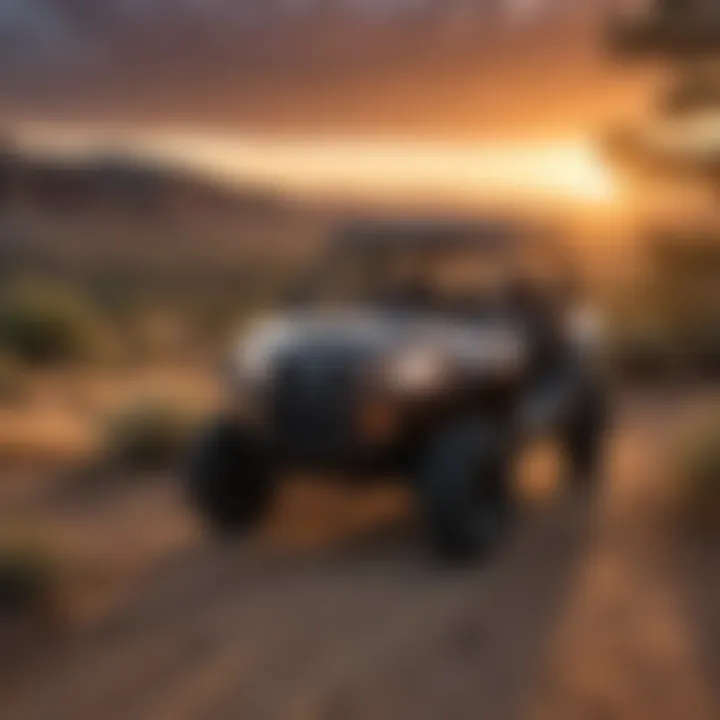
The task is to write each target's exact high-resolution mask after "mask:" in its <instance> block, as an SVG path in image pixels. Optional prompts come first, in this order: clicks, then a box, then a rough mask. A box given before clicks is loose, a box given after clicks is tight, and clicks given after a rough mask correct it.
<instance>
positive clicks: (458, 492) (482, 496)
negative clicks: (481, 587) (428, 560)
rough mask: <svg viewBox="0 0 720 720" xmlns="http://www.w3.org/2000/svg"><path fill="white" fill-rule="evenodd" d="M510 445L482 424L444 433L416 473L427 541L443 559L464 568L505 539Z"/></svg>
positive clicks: (462, 425)
mask: <svg viewBox="0 0 720 720" xmlns="http://www.w3.org/2000/svg"><path fill="white" fill-rule="evenodd" d="M506 444H507V443H506V441H505V440H504V439H503V437H502V435H501V433H500V432H498V430H497V429H496V428H494V427H493V426H492V425H491V424H489V423H486V422H483V421H466V422H461V423H458V424H457V425H453V426H451V427H449V428H447V429H446V430H444V431H442V432H440V433H439V434H438V436H437V437H436V439H435V440H434V441H432V442H431V444H430V447H429V449H428V451H427V454H426V456H425V457H424V459H423V460H422V462H421V464H420V468H419V471H418V473H417V478H416V479H417V492H418V496H419V503H420V509H421V512H422V516H423V519H424V522H425V527H426V530H427V533H428V536H429V540H430V542H431V544H432V546H433V548H434V550H435V551H436V552H437V553H438V554H439V555H440V556H441V557H442V558H444V559H446V560H450V561H460V562H466V561H471V560H474V559H476V558H478V557H481V556H483V555H486V554H487V553H488V552H490V551H491V550H492V549H493V548H494V547H495V546H496V545H497V544H498V543H499V541H500V540H501V539H502V537H503V535H504V534H505V531H506V530H507V528H508V525H509V522H510V519H511V516H512V499H511V491H510V483H509V465H510V462H509V458H508V450H507V448H506Z"/></svg>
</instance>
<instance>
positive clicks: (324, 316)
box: [235, 310, 524, 373]
mask: <svg viewBox="0 0 720 720" xmlns="http://www.w3.org/2000/svg"><path fill="white" fill-rule="evenodd" d="M414 350H423V351H429V352H434V353H441V354H442V355H443V356H444V357H445V358H446V359H447V360H449V361H454V362H457V363H466V364H468V363H469V364H472V363H474V362H476V363H479V362H487V361H488V360H495V361H497V363H499V364H503V363H505V362H506V363H508V364H511V363H512V364H516V363H518V362H522V360H523V357H522V356H523V355H524V341H523V335H522V333H521V332H520V328H519V327H517V326H515V325H513V324H511V323H508V322H500V321H497V320H495V321H491V320H479V321H478V322H477V323H473V322H470V321H468V320H467V319H464V320H456V319H451V318H448V317H441V316H428V315H427V314H422V315H420V314H413V313H388V312H372V311H362V312H361V311H347V310H345V311H329V310H328V311H304V312H296V313H289V314H286V315H278V316H274V317H271V318H268V319H265V320H262V321H259V322H257V323H256V324H255V325H254V326H253V327H252V328H250V330H249V331H248V332H247V333H246V335H245V336H244V337H243V338H242V340H241V342H240V343H239V345H238V347H237V349H236V351H235V359H236V362H237V363H238V365H239V366H241V367H242V368H244V369H245V370H248V371H249V372H251V373H252V372H255V371H260V370H261V369H262V368H263V367H265V366H272V365H274V364H276V363H278V362H281V361H283V360H284V359H286V358H292V357H302V358H304V359H313V358H317V359H323V358H329V357H331V356H332V357H336V358H339V357H343V358H346V359H347V361H348V362H350V361H354V362H356V363H358V364H362V363H363V362H369V361H372V360H375V359H378V360H379V359H381V358H383V357H392V356H393V355H396V354H399V353H401V352H405V351H414Z"/></svg>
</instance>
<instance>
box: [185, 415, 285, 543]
mask: <svg viewBox="0 0 720 720" xmlns="http://www.w3.org/2000/svg"><path fill="white" fill-rule="evenodd" d="M188 486H189V494H190V499H191V502H192V503H193V504H194V505H195V507H196V508H197V509H198V510H199V511H200V513H201V515H202V516H203V518H204V519H205V520H206V521H207V522H208V523H209V524H210V526H211V527H212V528H213V529H215V530H217V531H220V532H223V533H226V532H242V531H245V530H248V529H250V528H251V527H252V526H253V525H255V524H256V523H257V522H258V521H260V520H261V519H262V517H263V515H264V514H265V513H266V512H267V510H268V509H269V506H270V503H271V501H272V496H273V489H274V482H273V472H272V466H271V462H270V456H269V454H268V453H267V451H266V450H265V449H264V448H263V445H262V443H261V442H260V441H259V440H258V439H257V438H255V437H253V435H252V433H251V432H249V431H247V430H245V429H244V428H242V427H241V426H239V425H238V424H237V423H235V422H233V421H232V420H227V419H224V418H221V419H218V420H216V421H214V422H213V423H211V424H210V425H209V426H208V427H207V428H206V429H205V430H204V432H203V433H202V434H201V436H200V438H199V440H198V442H197V445H196V447H195V448H194V451H193V453H192V455H191V458H190V462H189V468H188Z"/></svg>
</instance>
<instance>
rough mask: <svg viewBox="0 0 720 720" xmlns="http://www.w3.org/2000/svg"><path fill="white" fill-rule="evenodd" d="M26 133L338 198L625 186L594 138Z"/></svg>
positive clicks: (589, 191)
mask: <svg viewBox="0 0 720 720" xmlns="http://www.w3.org/2000/svg"><path fill="white" fill-rule="evenodd" d="M23 137H24V138H25V141H26V142H27V143H28V144H29V145H31V146H34V147H36V148H39V149H42V151H43V152H48V151H54V152H59V153H66V154H69V155H74V154H84V153H88V152H91V153H107V152H129V153H133V154H139V155H141V156H145V157H151V158H155V159H159V160H163V161H171V162H180V163H183V164H188V165H190V166H191V167H192V168H195V169H197V170H199V171H201V172H203V173H208V174H210V175H212V176H215V177H217V178H219V179H220V180H222V181H226V182H231V183H234V182H242V183H244V184H247V183H250V184H253V183H257V184H262V185H272V186H274V187H278V188H280V189H282V190H286V191H288V192H292V193H298V194H302V195H311V196H315V197H327V198H331V199H357V198H363V199H383V198H384V199H391V200H392V199H396V198H398V199H403V198H411V199H412V198H418V197H420V198H422V197H425V196H429V195H432V196H434V197H436V198H440V199H441V200H442V201H446V202H448V201H449V202H453V201H457V202H460V203H462V202H463V201H471V200H476V199H487V200H505V199H509V198H510V199H519V200H527V201H533V200H548V201H553V200H555V201H568V200H570V201H574V202H576V203H579V204H598V203H607V202H610V201H613V200H615V199H616V196H617V188H616V184H615V182H614V179H613V177H612V174H611V173H610V171H609V170H608V168H607V167H606V166H605V165H604V163H603V161H602V158H601V157H599V154H598V153H597V151H596V150H595V148H594V146H593V144H592V143H591V142H590V141H587V140H584V139H582V138H580V139H577V138H569V139H558V140H549V141H545V142H543V141H533V142H525V143H523V142H516V141H512V142H511V141H507V142H500V141H478V142H474V143H464V144H459V143H457V144H456V143H452V142H440V141H426V142H423V141H419V140H407V139H402V138H378V139H375V138H363V137H352V136H349V137H322V138H321V137H280V138H274V137H269V136H264V137H238V136H218V135H201V134H183V133H162V134H161V133H156V132H152V133H151V132H140V133H133V134H132V135H128V134H125V133H122V132H114V133H108V132H103V133H101V132H98V131H93V130H88V129H82V130H81V129H72V130H67V129H66V130H58V129H57V128H52V129H48V128H38V127H31V128H26V131H25V133H23Z"/></svg>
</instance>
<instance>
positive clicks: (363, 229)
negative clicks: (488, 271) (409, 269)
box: [334, 218, 528, 252]
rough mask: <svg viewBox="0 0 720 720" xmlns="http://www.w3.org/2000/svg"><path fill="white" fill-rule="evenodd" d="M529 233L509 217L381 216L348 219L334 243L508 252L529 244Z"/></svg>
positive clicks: (361, 247) (371, 247)
mask: <svg viewBox="0 0 720 720" xmlns="http://www.w3.org/2000/svg"><path fill="white" fill-rule="evenodd" d="M527 235H528V233H527V229H526V228H524V227H522V226H521V225H520V224H519V223H514V222H512V221H506V220H494V219H493V220H454V219H444V218H439V219H438V218H411V219H405V218H381V219H371V220H367V219H364V220H352V221H350V222H347V223H345V225H343V226H342V227H341V228H340V229H339V230H338V232H337V233H336V235H335V243H334V244H335V245H336V246H339V247H340V248H342V249H355V250H383V249H398V248H400V249H403V248H420V249H425V250H431V249H434V248H437V249H447V248H448V247H460V248H477V249H482V250H486V251H488V252H507V251H512V250H516V249H518V248H520V247H522V246H523V245H525V242H526V240H527Z"/></svg>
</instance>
